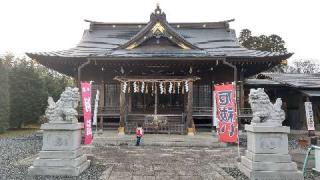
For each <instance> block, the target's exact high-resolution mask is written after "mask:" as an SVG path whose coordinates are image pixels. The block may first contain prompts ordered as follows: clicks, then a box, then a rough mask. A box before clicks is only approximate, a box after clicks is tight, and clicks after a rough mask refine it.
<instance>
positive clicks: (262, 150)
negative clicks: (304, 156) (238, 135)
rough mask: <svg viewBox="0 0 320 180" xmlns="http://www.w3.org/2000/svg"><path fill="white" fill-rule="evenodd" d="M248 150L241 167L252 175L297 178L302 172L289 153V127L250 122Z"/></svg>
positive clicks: (263, 177) (250, 176)
mask: <svg viewBox="0 0 320 180" xmlns="http://www.w3.org/2000/svg"><path fill="white" fill-rule="evenodd" d="M245 130H246V131H247V150H246V153H245V156H242V157H241V163H240V164H239V169H240V170H241V171H242V172H243V173H244V174H245V175H246V176H248V177H249V178H250V179H259V180H260V179H261V180H262V179H273V180H277V179H279V180H280V179H291V180H293V179H297V180H300V179H301V180H302V179H303V175H302V172H300V171H298V169H297V164H296V163H294V162H292V160H291V157H290V155H289V154H288V135H287V134H288V133H289V132H290V128H289V127H285V126H275V127H273V126H259V125H246V126H245Z"/></svg>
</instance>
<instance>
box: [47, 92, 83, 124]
mask: <svg viewBox="0 0 320 180" xmlns="http://www.w3.org/2000/svg"><path fill="white" fill-rule="evenodd" d="M79 101H80V94H79V89H78V88H71V87H66V89H65V91H64V92H62V94H61V95H60V99H59V100H58V101H57V102H54V100H53V99H52V97H49V98H48V107H47V109H46V112H45V115H46V117H47V118H48V119H49V123H77V122H78V118H77V116H78V111H77V110H76V109H77V107H78V104H79Z"/></svg>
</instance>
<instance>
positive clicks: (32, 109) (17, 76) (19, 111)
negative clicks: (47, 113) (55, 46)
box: [9, 58, 47, 128]
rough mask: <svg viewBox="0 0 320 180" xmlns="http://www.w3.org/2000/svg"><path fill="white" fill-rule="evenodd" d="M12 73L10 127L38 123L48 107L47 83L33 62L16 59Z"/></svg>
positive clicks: (10, 76)
mask: <svg viewBox="0 0 320 180" xmlns="http://www.w3.org/2000/svg"><path fill="white" fill-rule="evenodd" d="M15 60H16V61H17V63H15V64H14V66H13V67H12V70H11V71H10V75H9V78H10V100H11V102H10V106H11V113H10V127H12V128H21V127H23V125H24V124H25V123H26V122H37V121H38V118H39V117H40V116H41V115H42V114H43V113H44V109H45V107H46V105H47V103H46V101H47V91H46V87H45V83H44V82H43V80H42V79H41V77H40V76H39V74H38V73H37V71H36V67H35V66H34V64H33V62H32V61H28V60H26V59H25V58H20V59H19V58H17V59H15Z"/></svg>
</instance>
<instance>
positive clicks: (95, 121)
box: [92, 90, 100, 126]
mask: <svg viewBox="0 0 320 180" xmlns="http://www.w3.org/2000/svg"><path fill="white" fill-rule="evenodd" d="M99 95H100V92H99V90H97V94H96V99H95V101H94V111H93V122H92V125H95V126H96V125H97V114H98V102H99Z"/></svg>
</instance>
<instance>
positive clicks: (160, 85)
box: [159, 82, 164, 94]
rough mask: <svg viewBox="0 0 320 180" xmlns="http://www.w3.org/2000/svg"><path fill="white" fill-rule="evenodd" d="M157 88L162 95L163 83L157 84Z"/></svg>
mask: <svg viewBox="0 0 320 180" xmlns="http://www.w3.org/2000/svg"><path fill="white" fill-rule="evenodd" d="M159 88H160V94H163V92H164V90H163V82H160V83H159Z"/></svg>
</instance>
